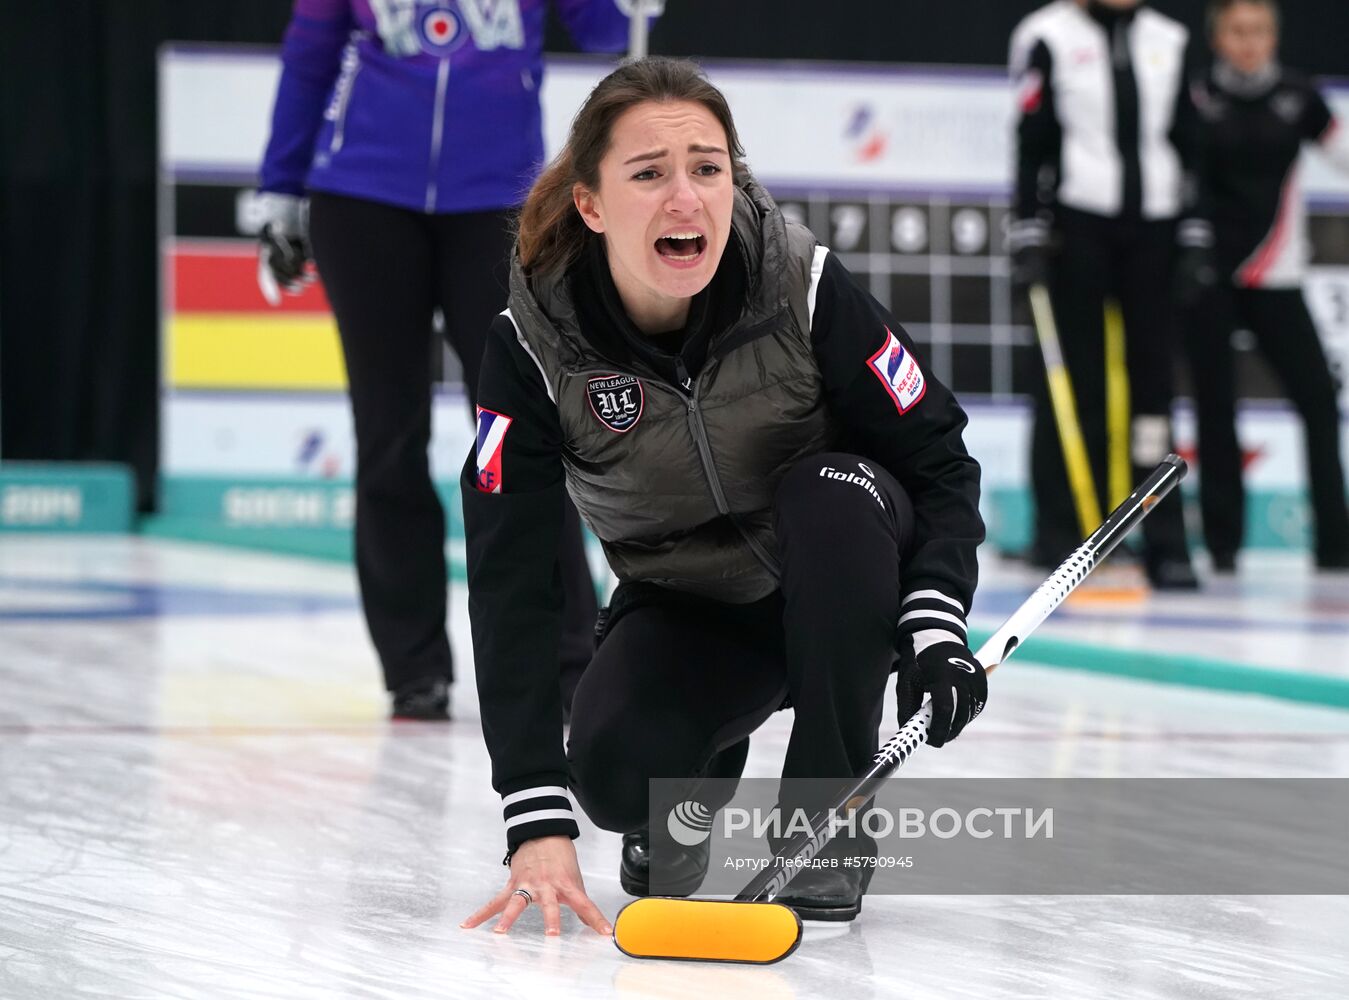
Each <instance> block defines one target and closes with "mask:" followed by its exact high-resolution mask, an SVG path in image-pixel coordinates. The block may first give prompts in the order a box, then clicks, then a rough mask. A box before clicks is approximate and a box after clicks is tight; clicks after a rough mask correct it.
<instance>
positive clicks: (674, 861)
mask: <svg viewBox="0 0 1349 1000" xmlns="http://www.w3.org/2000/svg"><path fill="white" fill-rule="evenodd" d="M711 853H712V843H711V838H710V837H709V838H708V839H707V840H704V841H703V842H702V843H701V844H697V845H695V846H693V847H683V846H680V845H678V844H663V845H661V855H662V857H661V864H662V865H663V866H666V865H667V861H666V859H667V858H668V859H669V861H668V867H665V875H664V877H663V878H662V879H661V880H660V885H659V888H660V894H661V895H662V896H691V895H692V894H693V893H695V892H697V891H698V886H700V885H702V884H703V879H704V878H706V877H707V864H708V860H709V858H710V856H711ZM618 884H619V885H621V886H622V887H623V891H624V892H626V893H627V894H628V895H630V896H649V895H651V834H650V832H649V831H648V830H646V829H641V830H637V831H636V832H634V833H625V834H623V855H622V858H621V860H620V861H619V865H618Z"/></svg>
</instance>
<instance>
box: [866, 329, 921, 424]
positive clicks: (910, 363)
mask: <svg viewBox="0 0 1349 1000" xmlns="http://www.w3.org/2000/svg"><path fill="white" fill-rule="evenodd" d="M867 366H868V367H869V368H870V369H871V370H872V372H873V373H874V374H875V375H876V377H877V378H878V379H880V380H881V384H882V385H883V386H885V391H886V392H888V393H889V394H890V398H891V399H893V400H894V401H895V406H896V408H898V410H899V412H900V413H908V412H909V410H911V409H913V407H914V404H916V403H917V402H918V401H919V400H920V399H922V398H923V393H925V392H927V379H926V378H924V377H923V370H922V369H921V368H919V367H918V362H917V361H916V360H914V356H913V355H912V354H911V353H909V351H908V349H907V348H905V346H904V345H903V344H901V343H900V342H899V338H898V337H896V336H895V335H894V333H892V332H891V330H890V328H889V327H888V326H887V327H886V328H885V343H883V344H882V345H881V349H880V350H879V351H877V352H876V353H875V354H873V355H872V356H871V357H870V358H868V359H867Z"/></svg>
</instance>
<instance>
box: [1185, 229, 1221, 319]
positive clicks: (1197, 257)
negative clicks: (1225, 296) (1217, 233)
mask: <svg viewBox="0 0 1349 1000" xmlns="http://www.w3.org/2000/svg"><path fill="white" fill-rule="evenodd" d="M1176 244H1177V252H1176V274H1175V282H1176V288H1175V293H1176V304H1177V305H1179V306H1181V307H1183V308H1188V307H1190V306H1194V305H1196V304H1198V303H1199V302H1200V301H1201V300H1202V299H1203V298H1204V296H1205V295H1206V294H1208V291H1209V289H1211V288H1213V287H1214V286H1215V285H1216V284H1217V283H1218V264H1217V261H1216V260H1215V259H1214V255H1213V227H1212V226H1210V225H1209V224H1208V223H1207V222H1205V221H1203V220H1201V219H1186V220H1184V221H1183V222H1181V224H1180V226H1179V227H1178V228H1177V230H1176Z"/></svg>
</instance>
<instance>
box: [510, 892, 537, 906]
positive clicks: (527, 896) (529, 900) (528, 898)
mask: <svg viewBox="0 0 1349 1000" xmlns="http://www.w3.org/2000/svg"><path fill="white" fill-rule="evenodd" d="M511 895H512V896H524V897H525V905H526V906H528V905H529V904H530V903H532V902H534V897H533V896H531V895H530V894H529V890H528V889H516V890H515V891H514V892H513V893H511Z"/></svg>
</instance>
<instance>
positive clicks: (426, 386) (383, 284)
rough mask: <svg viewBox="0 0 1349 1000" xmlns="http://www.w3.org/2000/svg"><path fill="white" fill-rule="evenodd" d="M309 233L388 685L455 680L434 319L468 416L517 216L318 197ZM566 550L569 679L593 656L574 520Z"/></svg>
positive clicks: (373, 632)
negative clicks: (328, 323) (437, 454)
mask: <svg viewBox="0 0 1349 1000" xmlns="http://www.w3.org/2000/svg"><path fill="white" fill-rule="evenodd" d="M310 235H311V239H312V242H313V246H314V257H315V260H316V261H317V263H318V267H319V273H320V274H321V275H322V276H323V284H324V288H325V290H326V291H327V294H328V299H329V301H330V302H331V303H332V307H333V312H334V314H335V315H336V317H337V326H338V330H339V332H340V334H341V338H342V353H343V356H344V357H345V360H346V367H347V382H348V385H349V390H350V394H351V406H352V413H353V416H354V419H355V428H356V571H357V575H358V577H359V579H360V585H361V603H362V605H363V607H364V609H365V620H366V624H367V626H368V627H369V629H370V636H371V639H372V640H373V642H374V644H375V649H376V651H377V652H378V654H379V659H380V663H381V665H382V666H383V670H384V682H385V685H386V687H388V689H389V690H391V691H392V690H396V689H397V688H399V687H402V686H403V685H406V684H409V683H412V682H415V681H418V680H421V679H424V678H430V677H445V678H451V679H452V678H453V675H454V668H453V663H452V659H451V654H450V645H449V641H448V638H447V636H446V633H445V618H446V596H447V594H446V572H445V515H444V511H443V510H442V509H441V505H440V499H439V497H437V495H436V492H435V488H434V486H433V485H432V482H431V474H430V467H429V462H428V458H427V446H428V445H429V443H430V440H431V372H432V369H431V365H432V357H433V354H432V351H433V346H434V344H433V341H432V334H431V329H432V322H431V315H432V312H433V310H434V309H435V308H436V307H439V308H440V309H441V311H442V312H443V314H444V316H445V328H446V336H447V338H448V340H449V342H450V346H451V347H452V348H453V349H454V351H455V353H456V354H458V356H459V360H460V362H461V363H462V364H463V368H464V385H465V388H466V389H467V390H468V395H469V402H470V404H471V403H472V402H473V401H474V399H475V397H476V394H477V386H478V373H479V370H480V367H481V361H482V353H483V347H484V344H485V343H486V337H487V330H488V327H489V326H490V324H491V321H492V319H493V317H494V316H496V314H497V313H499V312H500V311H501V309H502V308H503V306H504V304H505V301H506V278H507V273H508V272H507V262H508V259H509V253H510V246H511V237H510V227H509V213H508V212H507V211H504V210H502V211H489V212H468V213H462V214H454V215H426V214H423V213H421V212H413V211H409V210H406V209H401V208H395V207H392V206H389V205H381V204H378V203H376V202H371V201H365V200H361V199H354V198H344V197H340V196H337V195H330V194H315V195H314V196H313V198H312V203H311V213H310ZM563 539H564V543H563V557H562V572H563V579H564V583H565V585H566V599H567V604H566V619H565V620H566V630H565V631H566V634H565V635H564V637H563V646H562V648H563V657H564V665H563V671H564V678H565V675H566V674H568V673H570V674H572V675H573V676H574V675H575V674H576V673H577V672H579V670H581V669H583V668H584V664H585V662H586V660H588V658H589V655H590V651H591V647H592V644H593V643H592V635H593V628H594V622H595V613H596V605H595V592H594V586H593V583H592V582H591V578H590V572H589V569H588V567H587V566H586V563H585V552H584V549H583V545H582V536H581V531H580V525H579V521H578V520H577V518H576V514H575V512H574V511H571V512H569V518H568V521H567V523H566V527H565V529H564V532H563ZM565 683H566V682H565V680H564V684H565ZM572 683H573V684H574V680H573V681H572Z"/></svg>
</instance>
